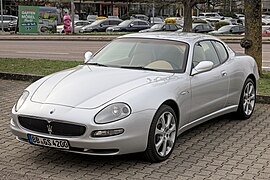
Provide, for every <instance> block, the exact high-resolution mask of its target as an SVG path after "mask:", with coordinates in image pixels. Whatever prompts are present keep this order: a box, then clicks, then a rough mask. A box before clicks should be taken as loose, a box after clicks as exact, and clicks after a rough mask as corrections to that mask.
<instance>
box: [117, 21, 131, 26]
mask: <svg viewBox="0 0 270 180" xmlns="http://www.w3.org/2000/svg"><path fill="white" fill-rule="evenodd" d="M131 22H132V21H131V20H125V21H123V22H121V23H120V24H119V25H118V26H121V27H126V26H128V25H129V23H131Z"/></svg>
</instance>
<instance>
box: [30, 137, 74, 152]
mask: <svg viewBox="0 0 270 180" xmlns="http://www.w3.org/2000/svg"><path fill="white" fill-rule="evenodd" d="M27 137H28V141H29V143H30V144H35V145H40V146H46V147H53V148H59V149H69V144H68V141H67V140H62V139H53V138H45V137H40V136H35V135H32V134H27Z"/></svg>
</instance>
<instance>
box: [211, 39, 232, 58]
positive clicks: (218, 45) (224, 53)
mask: <svg viewBox="0 0 270 180" xmlns="http://www.w3.org/2000/svg"><path fill="white" fill-rule="evenodd" d="M212 42H213V44H214V46H215V47H216V50H217V52H218V54H219V57H220V61H221V63H224V62H225V61H226V60H227V59H228V57H229V56H228V52H227V50H226V48H225V47H224V45H223V44H221V43H220V42H218V41H212Z"/></svg>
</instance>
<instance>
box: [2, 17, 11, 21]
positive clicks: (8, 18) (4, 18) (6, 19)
mask: <svg viewBox="0 0 270 180" xmlns="http://www.w3.org/2000/svg"><path fill="white" fill-rule="evenodd" d="M3 20H4V21H11V18H10V17H7V16H4V17H3Z"/></svg>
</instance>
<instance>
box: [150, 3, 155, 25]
mask: <svg viewBox="0 0 270 180" xmlns="http://www.w3.org/2000/svg"><path fill="white" fill-rule="evenodd" d="M152 17H153V22H152V23H153V24H155V0H153V9H152ZM150 23H151V19H150Z"/></svg>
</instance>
